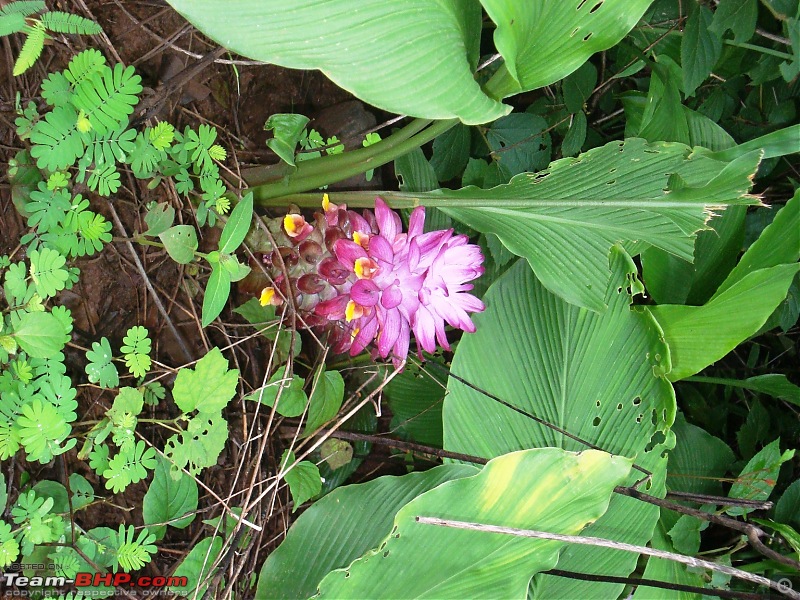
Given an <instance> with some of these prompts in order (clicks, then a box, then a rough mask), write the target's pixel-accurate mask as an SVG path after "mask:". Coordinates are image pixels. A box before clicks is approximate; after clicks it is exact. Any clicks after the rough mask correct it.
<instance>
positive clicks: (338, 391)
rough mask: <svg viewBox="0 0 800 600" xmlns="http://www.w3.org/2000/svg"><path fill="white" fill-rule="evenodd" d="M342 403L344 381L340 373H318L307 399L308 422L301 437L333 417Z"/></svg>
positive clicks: (322, 371)
mask: <svg viewBox="0 0 800 600" xmlns="http://www.w3.org/2000/svg"><path fill="white" fill-rule="evenodd" d="M343 401H344V379H342V375H341V373H339V371H325V370H324V369H323V370H321V371H319V373H318V374H317V378H316V382H315V387H313V388H312V392H311V397H310V398H309V406H308V420H307V421H306V428H305V430H304V431H303V435H308V434H309V433H311V432H313V431H314V430H315V429H317V427H320V426H321V425H323V424H325V423H327V422H328V421H330V420H331V419H332V418H333V417H335V416H336V414H337V413H338V412H339V409H340V408H341V407H342V402H343Z"/></svg>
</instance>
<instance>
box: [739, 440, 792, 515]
mask: <svg viewBox="0 0 800 600" xmlns="http://www.w3.org/2000/svg"><path fill="white" fill-rule="evenodd" d="M794 453H795V451H794V450H786V451H785V452H783V453H781V440H780V438H778V439H777V440H775V441H774V442H772V443H771V444H769V445H767V446H764V448H763V449H762V450H761V452H759V453H758V454H756V455H755V456H754V457H753V458H751V459H750V461H749V462H748V463H747V465H745V467H744V469H742V472H741V473H740V474H739V476H738V477H737V478H736V480H735V481H734V482H733V485H732V486H731V490H730V492H729V493H728V496H729V497H730V498H744V499H747V500H766V499H767V498H769V495H770V494H771V493H772V489H773V488H774V487H775V484H776V483H777V481H778V472H779V471H780V468H781V465H782V464H783V463H785V462H786V461H787V460H791V459H792V458H793V457H794ZM753 510H754V509H753V508H743V507H738V506H736V507H733V508H729V509H728V510H727V513H728V514H729V515H744V514H747V513H748V512H752V511H753Z"/></svg>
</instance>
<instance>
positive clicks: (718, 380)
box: [681, 375, 755, 390]
mask: <svg viewBox="0 0 800 600" xmlns="http://www.w3.org/2000/svg"><path fill="white" fill-rule="evenodd" d="M681 381H691V382H693V383H713V384H715V385H729V386H731V387H738V388H742V389H744V390H752V389H755V388H754V387H753V385H752V384H749V383H747V381H745V380H742V379H728V378H726V377H704V376H702V375H692V376H691V377H686V378H685V379H682V380H681Z"/></svg>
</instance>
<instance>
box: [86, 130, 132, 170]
mask: <svg viewBox="0 0 800 600" xmlns="http://www.w3.org/2000/svg"><path fill="white" fill-rule="evenodd" d="M135 138H136V131H135V130H133V129H127V128H126V127H125V126H124V125H123V126H122V127H120V128H119V129H117V130H116V131H114V132H112V133H110V134H107V135H104V136H98V134H97V132H93V133H92V138H91V141H89V142H88V143H87V151H86V154H87V155H88V156H89V161H90V162H93V163H94V164H95V166H97V167H101V166H103V165H113V164H114V163H115V162H125V161H126V160H127V158H128V155H129V154H130V153H131V152H133V150H134V148H135V142H134V139H135Z"/></svg>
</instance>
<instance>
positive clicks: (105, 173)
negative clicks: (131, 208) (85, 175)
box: [86, 163, 120, 196]
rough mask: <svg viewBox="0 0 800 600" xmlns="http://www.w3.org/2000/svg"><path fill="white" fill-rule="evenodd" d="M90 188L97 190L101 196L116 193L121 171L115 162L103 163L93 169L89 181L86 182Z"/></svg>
mask: <svg viewBox="0 0 800 600" xmlns="http://www.w3.org/2000/svg"><path fill="white" fill-rule="evenodd" d="M86 185H88V186H89V189H90V190H92V191H93V192H97V193H98V194H100V195H101V196H110V195H111V194H116V193H117V190H118V189H119V186H120V182H119V171H117V167H115V166H114V163H111V164H110V165H103V166H100V167H99V168H97V169H95V170H93V171H92V174H91V175H89V181H87V182H86Z"/></svg>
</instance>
